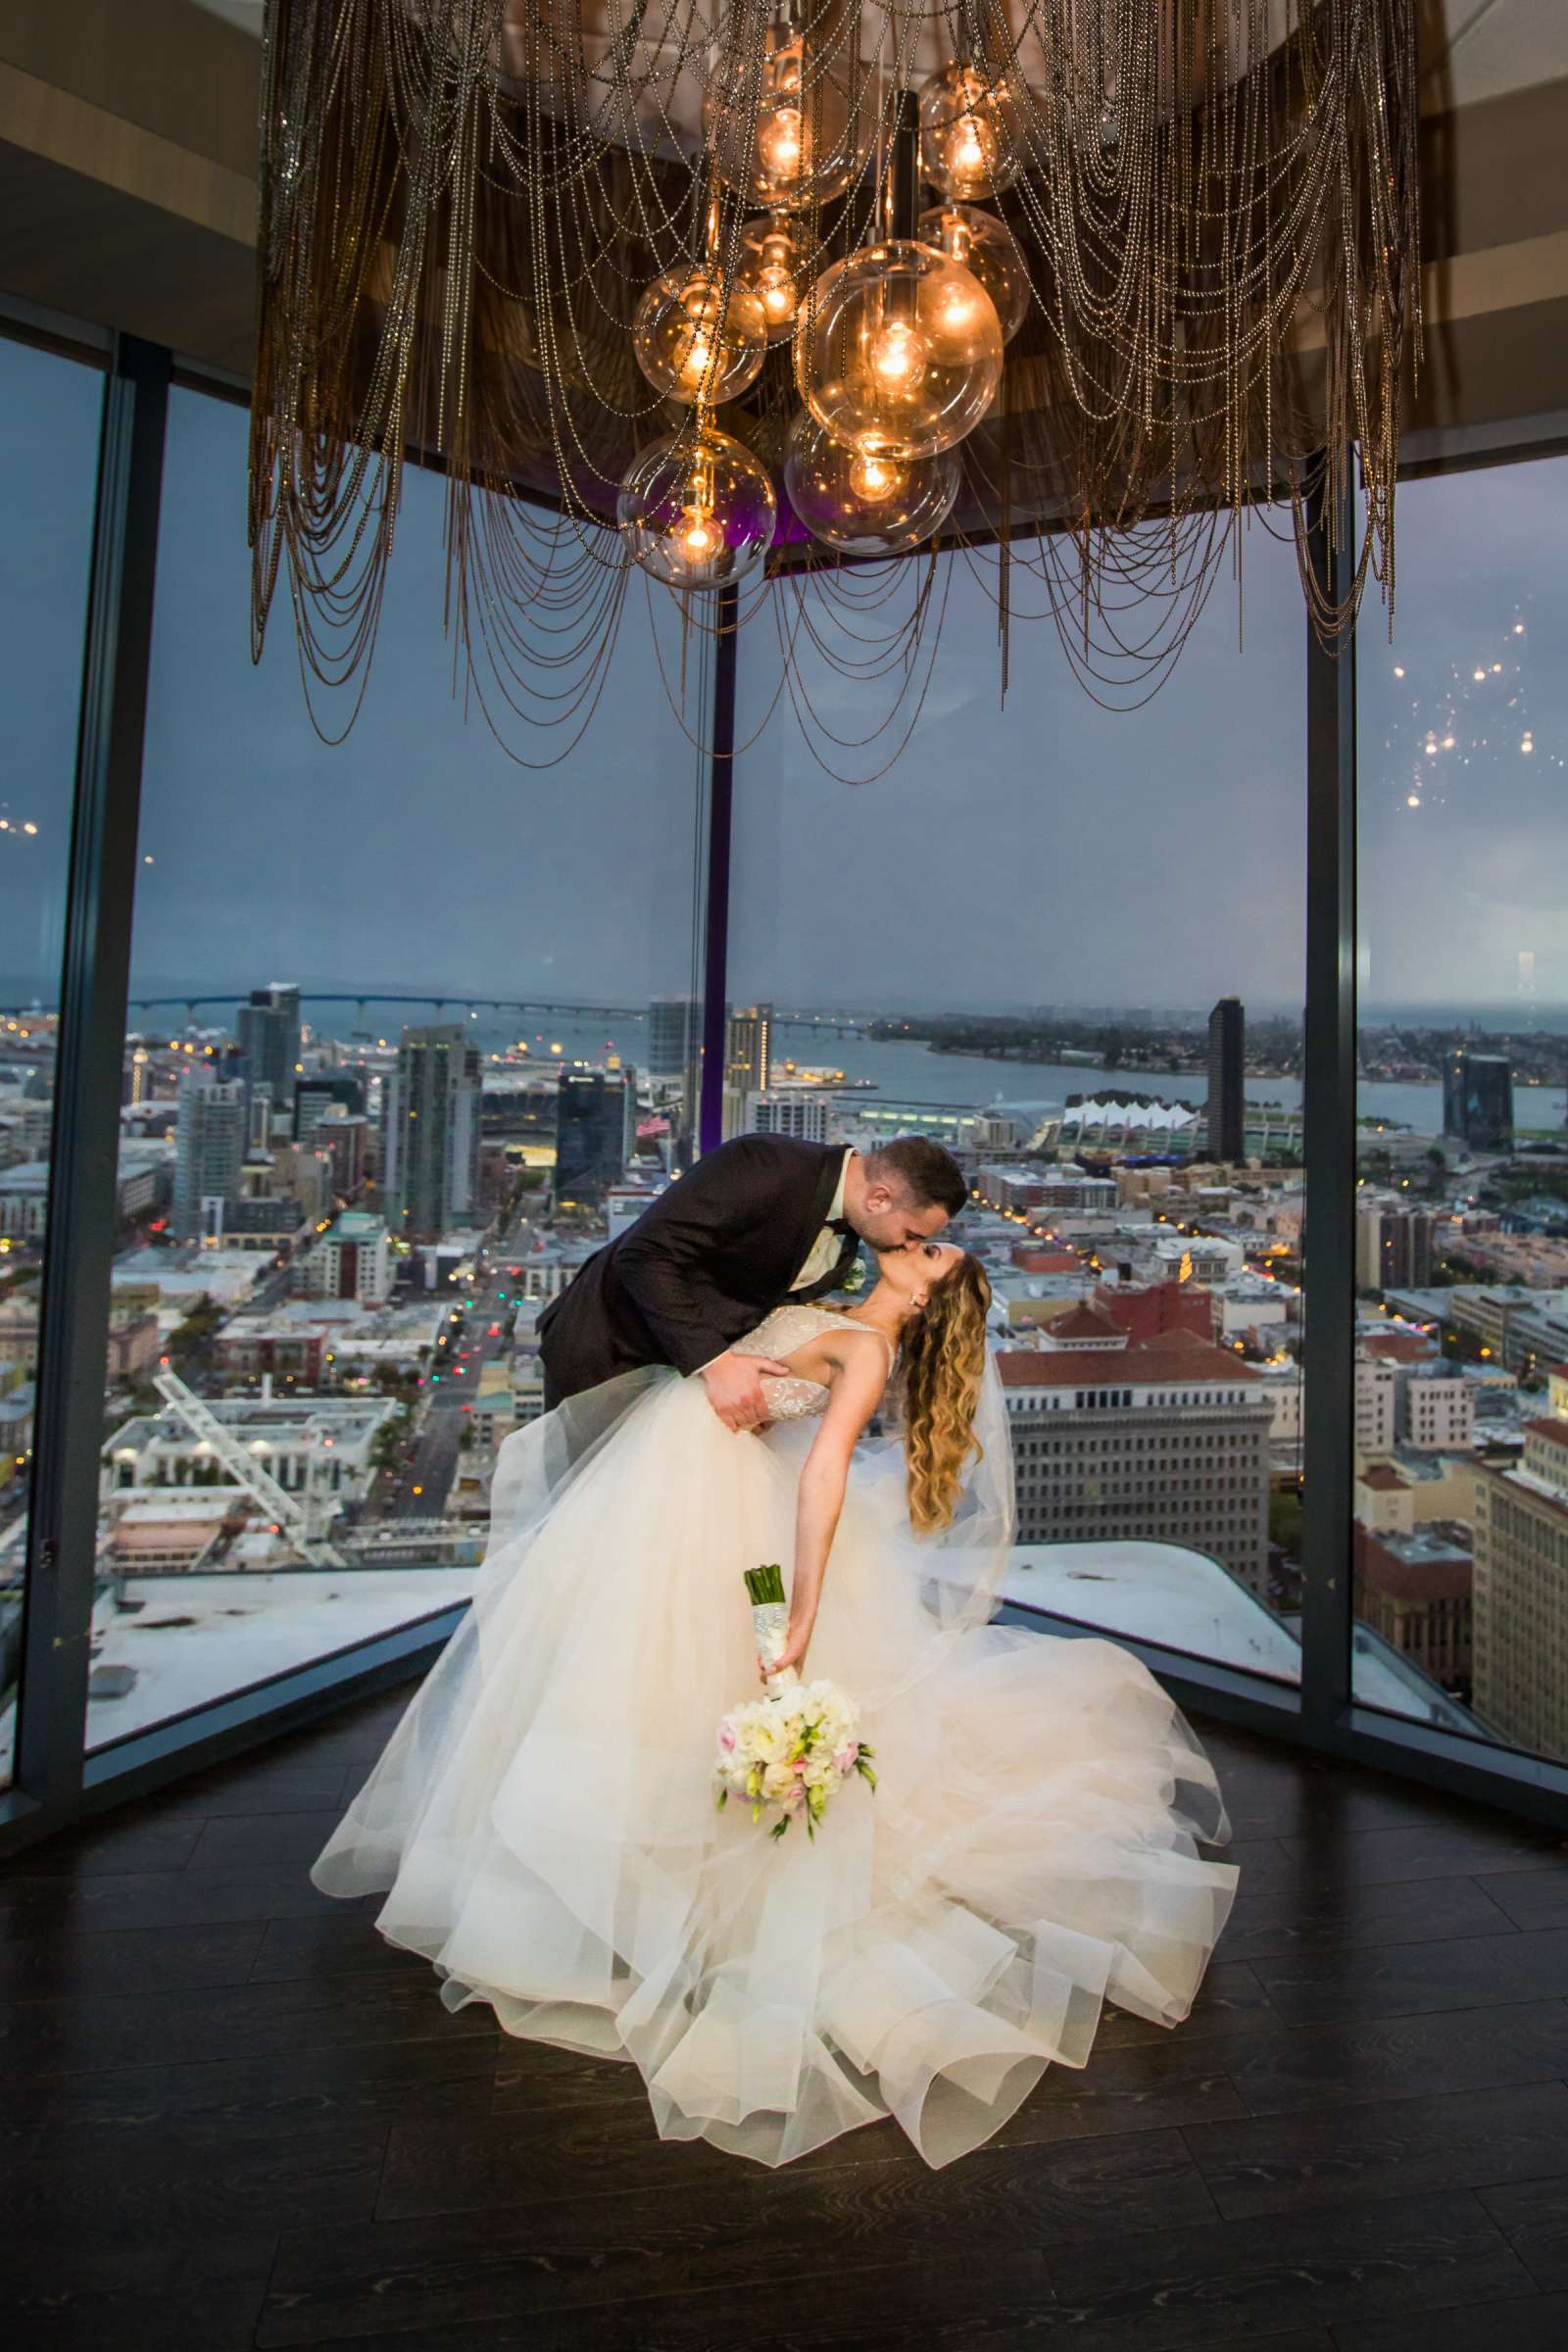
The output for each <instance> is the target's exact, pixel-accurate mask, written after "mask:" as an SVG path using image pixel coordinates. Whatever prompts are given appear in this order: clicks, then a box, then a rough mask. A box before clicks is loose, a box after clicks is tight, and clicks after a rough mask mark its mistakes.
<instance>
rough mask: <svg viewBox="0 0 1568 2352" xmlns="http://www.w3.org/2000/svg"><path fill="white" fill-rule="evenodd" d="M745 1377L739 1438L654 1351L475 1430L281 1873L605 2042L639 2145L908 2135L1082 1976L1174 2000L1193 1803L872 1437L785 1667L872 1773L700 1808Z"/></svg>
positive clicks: (792, 1385) (757, 2148)
mask: <svg viewBox="0 0 1568 2352" xmlns="http://www.w3.org/2000/svg"><path fill="white" fill-rule="evenodd" d="M824 1319H832V1318H831V1317H827V1316H826V1310H823V1309H819V1308H816V1307H809V1306H786V1307H784V1308H781V1309H779V1310H778V1312H777V1313H776V1314H775V1315H773V1316H770V1317H769V1318H768V1319H767V1321H766V1322H765V1323H764V1324H763V1325H762V1326H761V1327H760V1330H759V1332H758V1333H757V1334H756V1335H755V1337H754V1339H753V1340H751V1341H747V1342H744V1343H743V1345H744V1346H747V1347H752V1348H755V1349H756V1351H757V1352H760V1353H770V1354H774V1355H778V1354H784V1353H788V1352H789V1351H790V1349H792V1348H798V1347H799V1346H801V1345H802V1343H803V1340H804V1339H806V1338H807V1337H809V1336H810V1335H811V1333H812V1332H814V1331H815V1330H816V1329H818V1328H819V1327H820V1324H821V1322H822V1321H823V1320H824ZM771 1386H772V1389H773V1392H774V1397H775V1401H774V1404H773V1410H774V1412H775V1415H776V1419H775V1422H774V1425H773V1426H772V1427H771V1428H769V1430H768V1431H767V1432H766V1433H765V1434H764V1435H762V1436H760V1437H758V1436H745V1437H736V1436H733V1435H731V1434H730V1433H729V1432H728V1431H727V1430H726V1429H724V1428H723V1427H722V1425H721V1424H720V1423H719V1421H718V1420H717V1419H716V1417H715V1415H714V1414H713V1412H712V1411H711V1407H710V1406H709V1403H708V1400H707V1397H706V1394H705V1392H704V1389H703V1386H702V1383H701V1381H700V1380H697V1379H691V1380H684V1379H682V1378H680V1377H679V1376H678V1375H677V1374H675V1373H673V1372H670V1371H667V1370H662V1369H659V1370H653V1371H646V1372H639V1373H629V1374H625V1375H622V1376H621V1377H620V1378H618V1379H616V1380H613V1381H610V1382H607V1383H606V1384H605V1385H604V1386H603V1387H602V1388H600V1389H597V1390H595V1391H592V1392H591V1393H590V1394H589V1395H588V1396H586V1397H581V1398H577V1399H574V1400H572V1402H570V1403H568V1404H567V1405H565V1406H563V1407H561V1408H560V1409H559V1410H558V1411H557V1412H555V1413H552V1414H549V1415H547V1416H546V1417H545V1418H544V1419H543V1420H542V1421H539V1422H536V1423H534V1424H533V1425H531V1426H530V1427H529V1428H527V1429H524V1430H519V1431H517V1432H516V1433H515V1435H514V1436H513V1437H511V1438H509V1439H508V1440H507V1443H506V1446H504V1447H503V1449H502V1455H501V1459H500V1462H499V1464H498V1469H497V1474H496V1480H495V1488H494V1496H493V1509H492V1533H491V1542H490V1546H489V1549H488V1552H487V1555H486V1559H485V1562H484V1565H483V1567H482V1569H481V1571H480V1575H479V1579H478V1584H477V1587H476V1590H475V1594H474V1600H473V1605H472V1608H471V1610H470V1611H469V1613H468V1614H467V1616H466V1618H465V1620H464V1622H463V1624H462V1625H461V1626H460V1628H459V1630H458V1632H457V1633H456V1634H455V1635H454V1636H453V1638H452V1641H451V1642H449V1643H448V1645H447V1647H446V1649H445V1650H444V1651H443V1653H442V1655H441V1657H440V1658H439V1660H438V1661H437V1663H436V1665H435V1666H434V1667H433V1668H432V1670H431V1672H430V1673H429V1675H428V1676H427V1677H426V1678H425V1680H424V1682H423V1683H422V1684H421V1685H420V1687H419V1689H418V1691H417V1692H416V1694H415V1696H414V1698H413V1699H412V1701H411V1702H410V1704H409V1706H408V1708H407V1710H406V1712H405V1713H404V1715H403V1717H402V1719H401V1721H400V1722H399V1724H398V1726H397V1728H396V1730H395V1731H394V1732H393V1734H392V1737H391V1739H390V1740H389V1741H388V1743H387V1746H386V1748H385V1749H384V1751H383V1753H382V1755H381V1757H380V1759H379V1761H378V1762H377V1763H376V1765H375V1766H374V1768H373V1770H372V1771H371V1773H370V1775H369V1777H368V1780H367V1782H366V1784H365V1786H364V1787H363V1789H361V1790H360V1792H359V1794H358V1795H357V1796H356V1797H355V1799H354V1801H353V1803H352V1804H351V1806H350V1807H349V1809H348V1811H347V1813H346V1815H345V1816H344V1818H343V1820H342V1821H341V1822H340V1824H339V1825H338V1827H337V1829H336V1830H335V1831H334V1833H333V1835H332V1837H331V1838H330V1839H329V1840H328V1842H327V1844H326V1845H325V1847H324V1848H323V1850H322V1852H321V1853H320V1855H319V1858H318V1860H317V1861H316V1863H315V1865H314V1866H313V1869H312V1873H311V1875H312V1878H313V1880H314V1882H315V1884H316V1885H317V1886H318V1887H320V1888H322V1889H323V1890H324V1891H325V1892H327V1893H328V1894H334V1895H360V1894H364V1893H366V1892H369V1891H375V1892H384V1895H385V1900H384V1902H383V1903H382V1905H381V1907H380V1909H379V1911H378V1912H377V1913H376V1915H375V1925H376V1927H377V1929H378V1930H379V1932H380V1933H381V1935H382V1936H385V1937H386V1938H387V1939H388V1940H389V1941H390V1942H393V1943H396V1944H399V1945H402V1946H405V1947H407V1948H408V1949H409V1950H412V1951H416V1952H419V1953H422V1954H423V1955H424V1956H425V1957H426V1958H427V1959H428V1960H429V1961H430V1962H431V1963H432V1965H433V1967H434V1969H435V1970H436V1972H437V1974H438V1978H439V1990H440V1997H441V1998H442V2000H443V2001H445V2002H446V2003H447V2005H448V2006H449V2007H452V2008H454V2009H455V2008H459V2007H462V2006H463V2005H464V2004H465V2003H466V2002H469V2001H486V2002H488V2003H490V2005H491V2006H492V2008H493V2009H494V2011H495V2014H496V2016H497V2018H498V2020H499V2021H500V2023H501V2025H502V2026H503V2027H504V2028H505V2030H506V2031H507V2032H508V2033H509V2034H518V2035H523V2036H529V2037H532V2038H535V2039H538V2040H541V2041H547V2042H553V2043H557V2044H561V2045H564V2046H566V2047H568V2048H571V2049H575V2050H583V2051H591V2052H597V2053H601V2054H602V2055H604V2056H605V2057H606V2058H608V2059H617V2060H620V2061H623V2062H629V2063H631V2064H634V2065H635V2066H637V2067H638V2069H639V2070H640V2072H641V2074H642V2077H643V2080H644V2082H645V2083H646V2085H647V2089H648V2096H649V2100H650V2103H651V2105H652V2109H653V2113H654V2116H655V2119H656V2122H657V2125H658V2128H659V2131H661V2132H662V2134H663V2135H664V2136H665V2137H667V2138H674V2139H689V2138H697V2137H702V2138H705V2139H708V2140H711V2142H713V2143H714V2144H715V2145H716V2146H718V2147H720V2148H724V2149H728V2150H732V2151H733V2152H735V2153H737V2154H740V2155H745V2156H751V2157H754V2158H756V2159H758V2160H759V2161H760V2162H762V2163H764V2164H768V2165H780V2164H785V2163H788V2162H790V2161H791V2160H792V2159H794V2158H795V2157H798V2156H803V2155H805V2154H806V2153H807V2152H808V2151H809V2150H810V2149H812V2148H815V2147H818V2146H820V2145H821V2144H822V2142H824V2141H825V2140H829V2139H831V2138H833V2137H834V2136H835V2135H837V2134H838V2133H840V2132H844V2131H851V2130H853V2129H855V2128H856V2127H857V2126H858V2125H861V2124H869V2123H874V2122H877V2121H879V2120H881V2119H883V2118H885V2117H887V2116H889V2115H892V2116H895V2117H897V2119H898V2121H899V2123H900V2125H901V2126H902V2128H903V2130H904V2131H906V2132H907V2135H908V2137H909V2138H910V2139H911V2140H912V2141H913V2143H914V2145H915V2147H916V2148H917V2149H918V2150H919V2151H920V2153H921V2155H922V2156H924V2157H925V2158H926V2160H927V2161H928V2162H929V2163H931V2164H933V2165H941V2164H946V2163H948V2162H950V2161H951V2160H952V2159H953V2158H955V2157H956V2156H960V2155H962V2154H963V2153H964V2152H965V2151H966V2150H968V2149H971V2148H973V2147H975V2146H977V2145H978V2144H979V2143H980V2142H982V2141H983V2140H985V2139H987V2138H989V2137H990V2135H991V2134H992V2133H993V2132H995V2131H997V2130H998V2129H999V2128H1000V2127H1001V2125H1002V2124H1003V2123H1005V2120H1006V2119H1007V2117H1008V2116H1009V2115H1011V2114H1012V2113H1013V2111H1014V2110H1015V2109H1016V2108H1017V2107H1018V2105H1019V2104H1020V2103H1021V2101H1022V2100H1023V2099H1024V2098H1025V2097H1027V2095H1028V2093H1029V2091H1030V2090H1031V2089H1032V2087H1033V2086H1034V2084H1035V2083H1036V2082H1038V2081H1039V2079H1040V2077H1041V2076H1042V2074H1043V2073H1044V2072H1045V2070H1046V2068H1047V2067H1048V2066H1050V2065H1052V2064H1057V2065H1062V2066H1067V2067H1082V2066H1084V2065H1085V2064H1086V2063H1087V2062H1088V2060H1089V2057H1090V2052H1091V2047H1092V2045H1093V2042H1094V2038H1095V2034H1096V2030H1097V2027H1098V2025H1099V2022H1100V2019H1101V2016H1102V2013H1103V2007H1104V2005H1105V2004H1106V2003H1107V2002H1108V2003H1110V2004H1112V2005H1113V2006H1114V2007H1117V2008H1120V2009H1124V2010H1128V2011H1131V2012H1132V2013H1133V2014H1135V2015H1137V2016H1139V2017H1143V2018H1147V2019H1150V2020H1152V2022H1154V2023H1155V2024H1159V2025H1164V2026H1174V2025H1176V2024H1178V2023H1179V2022H1180V2021H1181V2020H1182V2019H1183V2018H1184V2017H1185V2016H1186V2015H1187V2013H1188V2010H1189V2008H1190V2006H1191V2004H1192V2001H1193V1997H1194V1995H1195V1993H1196V1992H1197V1990H1198V1987H1199V1985H1200V1983H1201V1979H1202V1975H1203V1971H1204V1969H1205V1967H1206V1965H1207V1963H1208V1959H1209V1956H1210V1954H1211V1953H1212V1951H1213V1948H1214V1945H1215V1942H1216V1939H1217V1938H1218V1936H1219V1934H1220V1931H1221V1929H1222V1927H1223V1926H1224V1922H1225V1919H1226V1915H1227V1913H1228V1911H1229V1908H1230V1904H1231V1901H1232V1897H1233V1893H1234V1889H1235V1884H1236V1879H1237V1872H1236V1869H1235V1868H1234V1866H1232V1865H1230V1864H1227V1863H1223V1862H1217V1861H1214V1860H1211V1859H1207V1858H1204V1857H1203V1856H1202V1855H1201V1853H1200V1852H1199V1846H1200V1843H1201V1842H1206V1843H1217V1842H1221V1841H1223V1840H1224V1838H1227V1837H1228V1835H1229V1826H1228V1823H1227V1821H1226V1817H1225V1809H1224V1804H1223V1800H1222V1798H1221V1795H1220V1791H1219V1789H1218V1785H1217V1781H1216V1778H1215V1774H1214V1771H1213V1768H1212V1766H1211V1765H1210V1763H1209V1761H1208V1759H1207V1757H1206V1755H1205V1754H1204V1752H1203V1750H1202V1748H1201V1745H1200V1744H1199V1742H1198V1740H1196V1738H1195V1737H1194V1735H1193V1733H1192V1732H1191V1730H1190V1729H1189V1727H1188V1725H1187V1723H1186V1721H1185V1719H1184V1718H1183V1716H1182V1714H1181V1713H1180V1711H1179V1709H1178V1708H1177V1707H1176V1705H1175V1704H1174V1702H1173V1701H1172V1700H1171V1699H1170V1698H1169V1697H1167V1695H1166V1694H1165V1693H1164V1691H1162V1690H1161V1689H1160V1687H1159V1685H1158V1684H1157V1683H1156V1682H1155V1681H1154V1679H1153V1677H1152V1675H1151V1674H1150V1673H1149V1671H1148V1669H1147V1668H1146V1667H1145V1666H1144V1665H1143V1664H1142V1663H1141V1662H1140V1661H1139V1660H1138V1659H1136V1658H1135V1657H1133V1656H1132V1654H1131V1653H1130V1652H1129V1651H1128V1650H1126V1649H1124V1648H1122V1647H1120V1646H1119V1645H1118V1644H1117V1643H1115V1642H1109V1641H1103V1640H1100V1639H1095V1638H1085V1639H1068V1638H1059V1637H1053V1636H1047V1635H1041V1634H1035V1633H1030V1632H1027V1631H1023V1630H1020V1629H1017V1628H1012V1627H1005V1626H1000V1625H994V1624H990V1623H988V1622H986V1621H985V1620H986V1616H987V1615H988V1613H989V1608H990V1603H991V1598H992V1593H993V1590H994V1584H995V1579H996V1576H997V1574H998V1573H1000V1557H1001V1556H1002V1554H1000V1553H999V1551H998V1544H997V1534H996V1529H995V1528H994V1527H993V1528H989V1529H983V1530H982V1531H981V1534H982V1536H983V1539H984V1540H983V1541H982V1542H981V1544H979V1545H978V1547H977V1546H976V1545H975V1544H970V1545H968V1546H967V1547H966V1546H965V1545H964V1544H963V1542H962V1537H963V1534H964V1523H963V1519H962V1515H961V1514H960V1522H959V1526H958V1528H957V1530H956V1536H957V1538H958V1541H957V1543H956V1544H943V1543H941V1542H936V1541H933V1540H932V1539H928V1538H919V1537H916V1536H915V1535H914V1534H913V1533H912V1532H911V1529H910V1526H909V1521H908V1516H907V1507H906V1502H905V1494H904V1483H903V1476H902V1468H901V1464H900V1461H899V1458H898V1452H897V1448H896V1447H895V1446H880V1447H878V1446H871V1447H868V1448H866V1449H865V1452H864V1456H863V1458H862V1457H861V1456H859V1455H858V1456H857V1461H856V1464H855V1467H854V1468H853V1470H852V1474H851V1479H850V1486H849V1492H848V1495H847V1497H846V1501H845V1507H844V1511H843V1515H842V1518H841V1520H840V1523H839V1528H838V1532H837V1535H836V1537H835V1540H834V1543H833V1546H832V1551H831V1555H830V1558H829V1561H828V1566H827V1572H826V1578H825V1582H824V1586H823V1592H822V1599H821V1605H820V1609H819V1613H818V1617H817V1621H816V1627H815V1631H814V1633H813V1636H812V1639H811V1643H810V1650H809V1660H808V1665H807V1672H808V1674H809V1676H812V1677H815V1676H827V1677H831V1679H832V1680H833V1681H835V1682H836V1683H839V1684H840V1685H842V1687H843V1688H844V1689H845V1690H846V1691H848V1692H850V1693H851V1695H852V1696H854V1697H855V1698H856V1699H857V1700H858V1702H859V1705H860V1707H861V1710H862V1722H861V1728H860V1736H861V1737H862V1738H863V1739H865V1740H868V1741H869V1742H870V1743H871V1745H872V1746H873V1747H874V1749H875V1751H876V1766H877V1771H878V1775H879V1786H878V1788H877V1789H876V1791H875V1793H874V1794H873V1793H872V1791H871V1790H870V1789H868V1788H867V1787H865V1786H864V1784H862V1783H861V1782H859V1781H858V1780H855V1779H852V1780H851V1781H850V1782H849V1783H848V1784H847V1785H846V1786H845V1788H844V1789H843V1790H842V1791H841V1792H840V1794H839V1795H838V1796H837V1797H836V1798H835V1799H834V1801H833V1804H832V1806H831V1808H830V1810H829V1814H828V1818H827V1820H826V1821H825V1822H824V1824H823V1826H822V1828H821V1829H820V1830H819V1832H818V1834H817V1836H816V1838H814V1840H809V1839H808V1838H807V1837H806V1836H805V1834H804V1831H803V1829H802V1828H801V1826H800V1825H799V1824H796V1825H794V1826H792V1828H791V1829H790V1831H789V1833H788V1835H787V1836H786V1837H785V1838H783V1839H782V1840H780V1841H776V1842H775V1841H774V1840H773V1839H772V1838H769V1837H767V1836H766V1835H765V1832H764V1831H763V1830H762V1829H760V1828H758V1827H755V1826H754V1825H753V1823H752V1821H751V1818H750V1814H749V1811H748V1809H747V1808H746V1807H745V1806H744V1805H741V1804H737V1803H735V1802H731V1803H730V1805H729V1806H728V1807H727V1808H726V1809H725V1810H723V1811H718V1810H717V1809H715V1805H714V1796H713V1784H712V1778H711V1770H712V1760H713V1750H714V1738H715V1732H716V1727H717V1723H718V1719H719V1717H720V1715H721V1714H722V1713H723V1712H724V1711H725V1710H726V1709H727V1708H729V1707H730V1706H732V1705H733V1704H734V1703H735V1701H736V1700H737V1699H740V1698H743V1697H748V1696H752V1695H755V1694H756V1691H757V1689H758V1683H757V1667H756V1651H755V1642H754V1638H753V1631H752V1624H751V1618H750V1614H749V1610H748V1607H747V1603H746V1595H745V1591H744V1588H743V1585H742V1582H741V1577H742V1571H743V1570H744V1569H745V1568H747V1567H751V1566H755V1565H757V1564H759V1563H760V1562H763V1561H770V1560H777V1561H780V1562H782V1563H784V1564H785V1566H786V1570H787V1568H788V1563H789V1561H790V1558H791V1553H792V1547H793V1541H794V1519H795V1504H796V1487H797V1480H798V1476H799V1471H800V1466H801V1463H802V1461H803V1459H804V1457H805V1453H806V1450H807V1449H808V1448H809V1444H810V1440H811V1436H812V1434H813V1427H814V1422H813V1414H814V1412H815V1411H816V1410H817V1409H818V1408H819V1406H820V1403H821V1400H822V1396H823V1392H820V1391H816V1392H815V1394H814V1395H812V1394H809V1392H810V1391H811V1390H812V1388H813V1384H811V1383H809V1382H805V1381H799V1380H792V1381H789V1382H775V1383H773V1384H771ZM991 1435H992V1451H993V1452H995V1450H996V1447H997V1446H998V1445H999V1444H1000V1446H1001V1447H1002V1448H1003V1449H1004V1450H1005V1447H1006V1436H1005V1426H1004V1427H1002V1428H1001V1429H1000V1430H994V1431H993V1432H992V1433H991Z"/></svg>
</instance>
